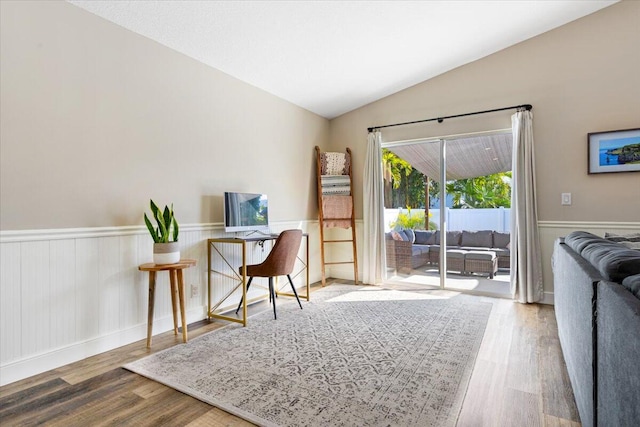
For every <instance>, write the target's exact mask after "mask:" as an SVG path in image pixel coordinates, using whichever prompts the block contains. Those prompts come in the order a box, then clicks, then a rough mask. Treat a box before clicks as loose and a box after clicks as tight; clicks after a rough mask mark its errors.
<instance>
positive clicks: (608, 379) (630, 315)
mask: <svg viewBox="0 0 640 427" xmlns="http://www.w3.org/2000/svg"><path fill="white" fill-rule="evenodd" d="M597 291H598V298H597V302H596V308H597V313H598V316H597V342H598V347H597V361H598V377H597V382H596V384H597V395H598V411H597V417H598V425H599V426H631V425H637V423H638V420H640V387H639V385H640V370H638V361H639V360H640V340H638V339H637V334H638V332H639V331H640V299H638V298H636V297H635V296H634V295H633V294H632V293H631V292H629V291H628V290H627V289H625V288H623V287H622V286H621V285H620V284H618V283H615V282H608V281H602V282H600V283H598V286H597Z"/></svg>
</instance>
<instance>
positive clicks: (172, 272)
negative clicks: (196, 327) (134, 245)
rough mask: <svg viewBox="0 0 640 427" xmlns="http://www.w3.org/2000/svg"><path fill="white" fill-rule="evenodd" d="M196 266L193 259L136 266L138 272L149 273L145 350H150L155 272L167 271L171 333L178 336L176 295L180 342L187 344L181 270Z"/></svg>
mask: <svg viewBox="0 0 640 427" xmlns="http://www.w3.org/2000/svg"><path fill="white" fill-rule="evenodd" d="M193 265H196V260H195V259H181V260H180V261H179V262H177V263H175V264H154V263H148V264H142V265H140V266H138V270H140V271H148V272H149V313H148V320H147V348H151V331H152V329H153V306H154V302H155V293H156V272H158V271H168V272H169V281H170V283H171V306H172V307H173V333H174V335H178V313H177V304H176V293H177V294H178V298H179V300H180V314H181V317H182V341H183V342H187V316H186V313H185V309H184V299H185V298H184V278H183V276H182V270H184V269H185V268H189V267H191V266H193Z"/></svg>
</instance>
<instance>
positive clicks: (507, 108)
mask: <svg viewBox="0 0 640 427" xmlns="http://www.w3.org/2000/svg"><path fill="white" fill-rule="evenodd" d="M516 108H524V109H525V110H527V111H528V110H531V109H532V108H533V106H532V105H531V104H522V105H514V106H513V107H504V108H496V109H493V110H485V111H476V112H474V113H465V114H456V115H455V116H445V117H434V118H433V119H424V120H415V121H413V122H404V123H394V124H392V125H384V126H373V127H370V128H368V130H369V132H373V131H374V130H378V129H382V128H390V127H394V126H404V125H412V124H415V123H425V122H434V121H436V120H437V121H438V123H442V122H443V121H444V120H445V119H455V118H456V117H465V116H475V115H476V114H486V113H494V112H496V111H504V110H513V109H516Z"/></svg>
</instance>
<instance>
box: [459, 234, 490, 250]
mask: <svg viewBox="0 0 640 427" xmlns="http://www.w3.org/2000/svg"><path fill="white" fill-rule="evenodd" d="M460 246H471V247H476V248H491V247H492V246H493V232H492V231H491V230H481V231H463V232H462V236H461V238H460Z"/></svg>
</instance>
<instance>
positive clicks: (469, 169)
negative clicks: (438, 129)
mask: <svg viewBox="0 0 640 427" xmlns="http://www.w3.org/2000/svg"><path fill="white" fill-rule="evenodd" d="M512 147H513V136H512V134H511V132H502V133H494V134H489V135H487V134H484V135H473V136H465V137H460V138H456V139H451V140H449V139H447V146H446V150H447V151H446V157H447V181H450V180H455V179H464V178H475V177H478V176H485V175H491V174H494V173H498V172H507V171H510V170H511V154H512ZM386 148H387V149H388V150H389V151H391V152H393V153H394V154H395V155H397V156H398V157H400V158H401V159H403V160H406V161H407V162H409V163H410V164H411V166H413V167H414V168H415V169H417V170H419V171H420V172H422V173H423V174H424V175H426V176H428V177H430V178H432V179H436V180H437V179H439V177H440V143H439V140H425V141H415V142H413V141H412V142H410V143H399V144H398V145H396V146H393V145H390V146H387V147H386Z"/></svg>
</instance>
